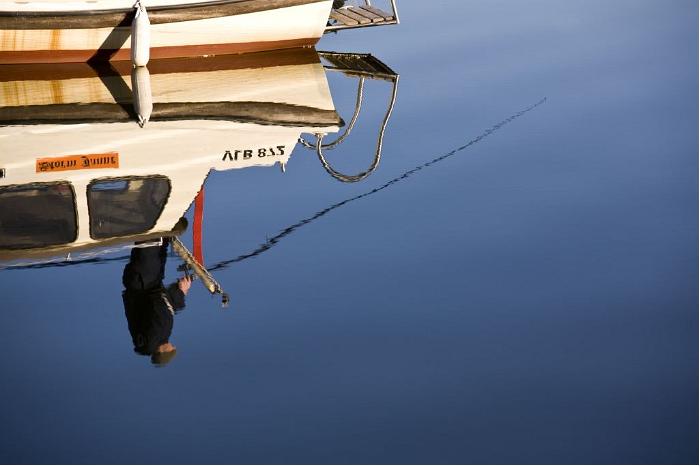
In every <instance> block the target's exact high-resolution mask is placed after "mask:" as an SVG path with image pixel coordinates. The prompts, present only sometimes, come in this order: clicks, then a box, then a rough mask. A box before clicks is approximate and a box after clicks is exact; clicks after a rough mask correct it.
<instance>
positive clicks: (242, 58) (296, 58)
mask: <svg viewBox="0 0 700 466" xmlns="http://www.w3.org/2000/svg"><path fill="white" fill-rule="evenodd" d="M319 63H320V58H319V56H318V53H316V51H315V50H314V49H312V48H308V47H307V48H294V49H281V50H271V51H267V52H257V53H246V54H235V55H233V54H229V55H216V56H209V57H196V58H184V57H178V58H162V59H156V60H150V61H149V62H148V71H149V73H150V74H151V75H155V74H168V73H202V72H207V71H232V70H242V69H257V68H268V67H273V66H295V65H311V64H319ZM107 66H108V67H110V66H111V67H110V68H108V70H109V72H108V73H102V71H103V69H102V67H101V66H100V65H99V64H93V65H92V66H91V65H90V64H88V63H32V64H13V65H0V82H8V81H57V80H61V79H76V78H96V77H98V76H104V75H105V74H108V75H114V73H115V72H116V73H117V74H119V75H120V76H129V75H130V74H131V70H132V66H131V63H130V62H128V61H123V60H122V61H116V62H113V63H111V65H107Z"/></svg>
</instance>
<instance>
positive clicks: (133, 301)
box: [122, 238, 192, 365]
mask: <svg viewBox="0 0 700 466" xmlns="http://www.w3.org/2000/svg"><path fill="white" fill-rule="evenodd" d="M162 243H163V244H162V245H155V246H148V247H135V248H133V249H132V250H131V257H130V259H129V263H128V264H126V267H124V274H123V275H122V283H123V284H124V291H123V293H122V300H123V301H124V310H125V313H126V319H127V322H128V324H129V333H131V339H132V341H133V343H134V351H135V352H136V353H138V354H142V355H150V356H151V362H153V363H154V364H157V365H163V364H167V363H168V362H169V361H170V360H171V359H172V358H173V357H174V356H175V350H176V348H175V346H174V345H173V344H172V343H170V334H171V333H172V330H173V316H174V315H175V312H176V311H178V310H181V309H183V308H184V307H185V295H187V292H188V291H189V289H190V286H191V284H192V281H191V279H190V278H189V277H187V276H186V277H183V278H180V279H178V280H177V281H176V282H175V283H172V284H170V285H169V286H167V287H166V286H164V285H163V279H164V278H165V261H166V259H167V250H168V244H169V240H168V239H167V238H164V239H163V242H162Z"/></svg>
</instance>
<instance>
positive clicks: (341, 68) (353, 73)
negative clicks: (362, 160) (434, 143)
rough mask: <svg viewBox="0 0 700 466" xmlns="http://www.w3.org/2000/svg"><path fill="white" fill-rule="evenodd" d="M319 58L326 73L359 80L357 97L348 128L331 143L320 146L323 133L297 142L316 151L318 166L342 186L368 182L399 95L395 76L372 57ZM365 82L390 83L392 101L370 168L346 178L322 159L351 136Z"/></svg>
mask: <svg viewBox="0 0 700 466" xmlns="http://www.w3.org/2000/svg"><path fill="white" fill-rule="evenodd" d="M319 55H320V56H321V58H323V59H324V60H325V61H326V62H327V63H328V64H327V65H325V69H326V70H327V71H335V72H340V73H343V74H344V75H346V76H350V77H356V78H358V84H357V96H356V99H355V110H354V112H353V115H352V118H351V119H350V122H349V123H348V125H347V127H346V128H345V130H344V131H343V133H342V134H341V135H340V136H338V137H337V138H336V139H335V140H334V141H332V142H328V143H325V144H324V143H323V138H324V137H325V135H324V134H322V133H317V134H315V135H314V136H315V137H316V141H315V142H313V143H312V142H308V141H306V140H305V139H304V138H299V143H300V144H302V145H303V146H304V147H306V148H307V149H312V150H315V151H316V155H317V156H318V159H319V161H320V162H321V165H322V166H323V168H324V169H325V170H326V172H327V173H328V174H329V175H331V176H332V177H333V178H335V179H337V180H339V181H342V182H345V183H354V182H357V181H361V180H363V179H365V178H367V177H368V176H369V175H370V174H372V173H373V172H374V171H375V170H376V169H377V167H378V166H379V162H380V160H381V157H382V148H383V144H384V133H385V131H386V127H387V124H388V123H389V118H390V117H391V113H392V112H393V110H394V105H395V103H396V95H397V92H398V83H399V75H398V73H396V72H394V71H393V70H392V69H391V68H389V67H388V66H387V65H385V64H384V63H382V62H381V61H380V60H378V59H377V58H376V57H374V56H372V55H371V54H360V53H341V52H319ZM367 79H379V80H382V81H388V82H391V83H392V88H391V97H390V100H389V105H388V107H387V110H386V112H385V114H384V118H383V120H382V123H381V126H380V128H379V135H378V137H377V145H376V150H375V153H374V159H373V160H372V163H371V164H370V166H369V167H368V168H367V169H366V170H364V171H362V172H360V173H358V174H355V175H346V174H343V173H340V172H338V171H337V170H335V169H334V168H332V167H331V166H330V164H329V163H328V161H327V160H326V156H325V155H324V151H325V150H332V149H335V148H336V147H337V146H338V145H340V144H341V143H342V142H343V141H344V140H345V139H346V138H347V137H348V136H349V135H350V133H351V132H352V130H353V128H354V127H355V123H356V122H357V119H358V117H359V116H360V110H361V109H362V103H363V100H364V86H365V81H366V80H367Z"/></svg>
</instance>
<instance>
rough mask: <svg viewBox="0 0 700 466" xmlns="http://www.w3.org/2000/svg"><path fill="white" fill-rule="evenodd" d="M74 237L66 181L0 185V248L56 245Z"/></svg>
mask: <svg viewBox="0 0 700 466" xmlns="http://www.w3.org/2000/svg"><path fill="white" fill-rule="evenodd" d="M77 237H78V222H77V214H76V210H75V192H74V191H73V187H72V186H71V184H70V183H67V182H61V183H36V184H29V185H26V184H25V185H16V186H2V187H0V249H32V248H43V247H49V246H58V245H62V244H67V243H72V242H73V241H75V239H76V238H77Z"/></svg>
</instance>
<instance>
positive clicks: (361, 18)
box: [336, 8, 372, 24]
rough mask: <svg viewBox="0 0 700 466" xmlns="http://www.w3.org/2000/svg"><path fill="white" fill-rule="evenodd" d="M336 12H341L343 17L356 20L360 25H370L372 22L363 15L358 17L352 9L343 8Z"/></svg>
mask: <svg viewBox="0 0 700 466" xmlns="http://www.w3.org/2000/svg"><path fill="white" fill-rule="evenodd" d="M336 11H338V12H340V13H341V14H342V15H345V16H349V17H351V18H352V19H354V20H355V21H357V22H358V23H360V24H369V23H371V22H372V20H371V19H369V18H365V17H364V16H362V15H358V14H357V13H355V12H354V11H352V10H351V9H350V8H342V9H340V10H336Z"/></svg>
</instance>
